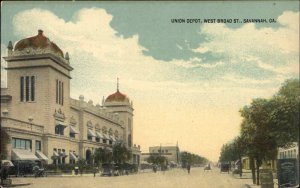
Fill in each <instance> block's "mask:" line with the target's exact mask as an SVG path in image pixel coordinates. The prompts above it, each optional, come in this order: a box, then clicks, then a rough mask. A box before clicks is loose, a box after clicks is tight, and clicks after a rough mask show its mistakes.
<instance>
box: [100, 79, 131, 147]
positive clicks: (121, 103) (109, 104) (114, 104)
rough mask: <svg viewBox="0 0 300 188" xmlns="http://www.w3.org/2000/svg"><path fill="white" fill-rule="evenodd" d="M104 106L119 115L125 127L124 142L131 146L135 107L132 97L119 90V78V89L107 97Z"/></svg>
mask: <svg viewBox="0 0 300 188" xmlns="http://www.w3.org/2000/svg"><path fill="white" fill-rule="evenodd" d="M103 106H104V107H106V108H107V110H108V111H109V112H112V113H114V114H116V115H118V117H119V120H120V121H121V122H122V126H123V127H124V133H123V142H124V143H125V145H126V146H127V147H129V148H131V147H132V135H133V132H132V131H133V110H134V109H133V107H132V102H131V101H130V99H129V98H128V97H127V96H126V95H125V94H123V93H121V92H120V91H119V79H118V80H117V91H116V92H115V93H113V94H111V95H109V96H108V97H107V98H106V99H105V101H104V102H103Z"/></svg>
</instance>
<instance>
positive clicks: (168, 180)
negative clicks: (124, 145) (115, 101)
mask: <svg viewBox="0 0 300 188" xmlns="http://www.w3.org/2000/svg"><path fill="white" fill-rule="evenodd" d="M13 182H22V183H31V185H29V186H24V187H28V188H70V187H71V188H77V187H78V188H79V187H80V188H81V187H89V188H96V187H105V188H122V187H126V188H131V187H132V188H139V187H142V188H152V187H153V188H177V187H178V188H244V187H245V184H249V183H250V182H251V179H247V178H243V179H239V178H237V177H233V176H232V175H231V174H227V173H220V171H219V169H218V168H215V169H213V170H211V171H204V170H203V168H192V169H191V173H190V174H188V173H187V171H186V170H183V169H172V170H169V171H166V172H161V171H159V172H157V173H153V172H144V173H143V172H141V173H138V174H133V175H128V176H117V177H100V176H99V174H98V175H97V176H96V177H93V175H84V176H77V177H74V176H65V177H46V178H13Z"/></svg>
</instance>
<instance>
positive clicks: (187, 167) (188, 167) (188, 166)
mask: <svg viewBox="0 0 300 188" xmlns="http://www.w3.org/2000/svg"><path fill="white" fill-rule="evenodd" d="M186 169H187V171H188V174H190V171H191V165H190V164H188V165H187V166H186Z"/></svg>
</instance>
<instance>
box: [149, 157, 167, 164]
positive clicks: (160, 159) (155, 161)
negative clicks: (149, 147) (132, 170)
mask: <svg viewBox="0 0 300 188" xmlns="http://www.w3.org/2000/svg"><path fill="white" fill-rule="evenodd" d="M147 162H148V163H152V164H155V165H159V166H163V165H164V164H166V163H168V159H167V158H166V157H165V156H161V155H156V154H151V155H150V156H149V157H148V159H147Z"/></svg>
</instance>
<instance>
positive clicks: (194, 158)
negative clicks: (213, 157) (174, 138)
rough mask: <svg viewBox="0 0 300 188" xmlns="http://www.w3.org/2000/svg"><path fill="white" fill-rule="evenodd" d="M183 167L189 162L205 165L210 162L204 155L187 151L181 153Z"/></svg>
mask: <svg viewBox="0 0 300 188" xmlns="http://www.w3.org/2000/svg"><path fill="white" fill-rule="evenodd" d="M180 156H181V164H182V167H186V165H187V164H191V165H203V164H206V163H208V160H207V159H206V158H204V157H201V156H199V155H197V154H193V153H190V152H187V151H183V152H181V153H180Z"/></svg>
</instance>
